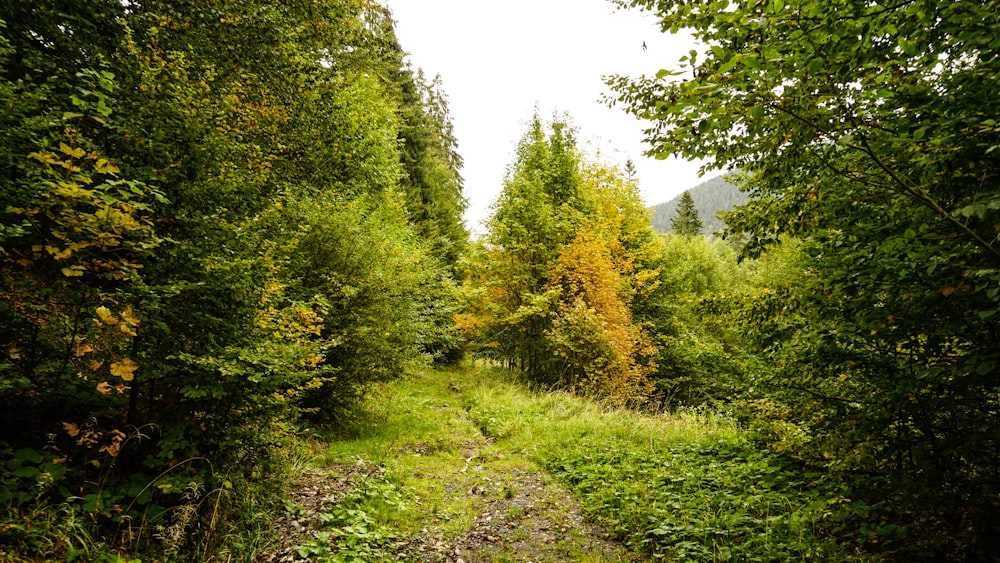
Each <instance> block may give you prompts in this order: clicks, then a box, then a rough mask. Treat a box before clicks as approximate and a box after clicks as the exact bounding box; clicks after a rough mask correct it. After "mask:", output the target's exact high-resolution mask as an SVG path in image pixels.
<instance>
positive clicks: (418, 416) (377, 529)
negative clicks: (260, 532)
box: [257, 381, 635, 563]
mask: <svg viewBox="0 0 1000 563" xmlns="http://www.w3.org/2000/svg"><path fill="white" fill-rule="evenodd" d="M424 383H427V382H426V381H425V382H424ZM389 400H390V401H391V402H392V403H394V404H392V407H391V409H392V413H393V414H392V416H393V417H394V418H393V420H385V421H382V423H381V424H382V425H383V430H385V429H389V432H383V433H382V434H378V435H377V436H376V437H375V438H369V439H368V440H367V441H365V440H364V439H362V440H359V441H358V442H357V444H358V446H359V447H358V451H356V452H354V453H353V454H351V444H349V443H348V444H344V443H341V444H338V445H337V447H338V454H337V455H336V456H334V457H339V458H340V460H339V461H336V462H332V463H330V462H327V463H322V464H320V465H318V466H317V467H316V468H315V469H313V470H311V471H310V472H309V473H308V474H305V475H302V476H301V478H300V479H299V480H298V481H297V482H296V483H294V484H293V485H292V486H291V488H290V490H289V492H288V499H289V500H288V502H287V503H286V504H287V509H286V511H285V512H284V514H282V515H281V516H280V517H279V518H278V519H277V521H276V522H275V528H276V529H277V530H278V531H279V535H280V536H281V538H282V539H281V542H280V544H278V545H275V546H273V548H271V549H269V550H267V551H266V552H264V553H261V554H260V555H259V556H258V558H257V560H258V561H267V562H281V563H287V562H297V561H355V560H356V561H366V560H374V561H427V562H451V563H472V562H493V561H510V562H514V561H517V562H535V563H542V562H566V561H630V560H635V559H634V557H630V555H629V554H628V553H627V552H626V551H625V550H624V549H623V548H622V547H621V546H620V545H619V544H617V543H616V542H614V541H613V540H612V539H611V538H610V537H609V536H608V534H607V533H606V532H605V531H604V530H602V529H600V528H598V527H595V526H593V525H592V524H590V523H588V522H586V521H585V519H584V517H583V514H582V512H581V510H580V506H579V503H578V502H577V501H576V499H574V498H573V496H572V495H571V494H570V492H569V491H568V490H567V489H566V488H565V487H563V486H561V485H560V484H559V483H557V482H556V481H555V480H554V479H553V478H552V477H550V476H549V475H548V474H547V473H545V472H544V471H542V470H540V469H539V468H538V467H537V466H535V465H534V464H533V463H532V462H531V461H529V460H528V459H526V457H525V456H524V455H523V454H522V453H520V452H516V451H510V450H509V449H505V447H504V446H502V445H499V444H497V443H495V442H493V441H492V440H489V439H488V438H487V437H485V436H483V434H482V433H481V432H480V431H479V429H478V428H477V427H476V426H475V425H474V424H473V423H472V422H471V421H470V420H469V419H468V417H467V416H466V413H465V411H464V410H463V409H462V408H461V407H458V406H453V405H460V404H461V397H460V396H458V393H457V390H456V389H455V387H454V385H449V386H444V385H441V386H435V385H426V384H425V385H415V386H414V385H411V386H410V387H408V388H405V389H403V390H402V393H401V394H400V395H397V396H395V397H389ZM392 429H396V431H395V432H394V433H393V432H392ZM348 454H351V457H352V458H353V461H352V462H351V463H344V461H345V460H344V458H345V457H347V455H348ZM372 454H374V455H372ZM359 498H360V499H362V500H360V501H359ZM365 507H371V509H370V510H369V511H368V512H365V514H366V515H367V519H366V518H361V519H360V521H359V520H358V519H357V518H354V517H353V516H351V514H353V513H352V512H351V511H352V510H354V511H361V512H364V511H365V510H368V509H366V508H365ZM387 507H388V510H385V509H386V508H387ZM355 516H357V515H356V514H355ZM343 530H350V532H349V533H346V534H345V533H344V532H343ZM359 530H360V531H359ZM323 534H327V535H323ZM317 538H318V539H317ZM326 538H329V539H326ZM359 538H360V540H361V541H366V542H368V543H367V545H362V546H361V547H360V548H357V549H355V548H353V547H350V545H351V544H352V542H356V541H358V540H359ZM324 541H325V543H324ZM324 546H329V548H326V547H324ZM365 549H367V550H368V551H364V550H365ZM352 554H353V555H352ZM358 554H360V556H359V555H358ZM352 557H355V558H353V559H352Z"/></svg>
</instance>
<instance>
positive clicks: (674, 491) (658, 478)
mask: <svg viewBox="0 0 1000 563" xmlns="http://www.w3.org/2000/svg"><path fill="white" fill-rule="evenodd" d="M467 385H468V387H467V389H466V391H465V396H466V401H467V403H468V408H469V416H470V417H471V418H472V420H474V421H475V422H476V423H477V424H478V425H479V426H480V428H481V429H482V430H483V432H484V433H485V434H487V435H488V436H491V437H493V438H495V439H497V440H498V445H501V444H503V445H505V446H506V447H509V448H512V449H514V450H516V451H521V452H523V453H524V454H525V455H527V456H528V457H529V458H530V459H533V460H535V461H536V462H537V463H539V464H540V465H542V466H544V467H546V468H547V469H549V470H550V471H551V472H552V473H553V474H555V475H556V476H558V477H559V478H560V479H562V480H564V481H565V482H566V483H568V484H569V485H570V486H572V487H573V488H574V490H575V491H576V493H577V494H578V495H579V497H580V498H581V499H582V502H583V505H584V509H585V510H586V511H587V513H588V514H589V515H590V516H591V517H592V518H594V519H595V520H597V521H598V522H599V523H601V524H603V525H604V526H606V527H607V528H609V529H611V530H613V531H614V532H615V533H616V535H617V536H618V537H619V538H620V539H621V540H622V541H623V542H624V543H625V544H626V545H627V546H628V547H629V548H630V549H633V550H636V551H639V552H642V553H645V554H647V555H650V556H652V557H654V558H656V559H666V560H681V561H793V560H811V561H873V560H875V558H873V557H870V556H864V555H861V554H859V553H858V550H857V549H855V548H853V547H852V546H851V545H850V543H849V542H845V541H844V538H842V537H840V538H838V537H837V536H836V534H837V533H838V532H840V531H841V530H842V529H846V526H847V525H848V524H849V523H850V521H851V519H852V514H851V512H850V501H849V500H848V499H847V498H845V496H844V494H842V491H841V490H840V489H839V485H838V484H837V483H833V482H830V481H829V480H828V479H827V476H826V475H825V474H824V473H822V472H809V471H808V470H806V469H805V468H802V467H798V466H796V464H795V463H794V462H793V461H791V460H788V459H786V458H782V457H780V456H778V455H776V454H773V453H771V452H769V451H766V450H760V449H759V448H757V447H755V445H754V443H753V442H752V441H751V440H750V439H749V438H748V437H747V435H746V434H745V433H744V432H742V431H741V430H740V429H739V428H737V427H736V426H735V425H734V424H733V423H732V422H730V421H728V420H726V419H725V418H722V417H717V416H712V415H708V416H706V415H703V414H694V413H686V414H679V415H669V416H647V415H640V414H637V413H634V412H628V411H622V410H611V409H604V408H601V407H600V405H597V404H595V403H592V402H588V401H584V400H581V399H579V398H575V397H572V396H570V395H567V394H563V393H529V392H526V391H525V389H524V388H523V387H522V386H520V385H518V384H517V383H516V382H514V381H513V380H512V379H511V377H510V376H507V375H505V374H504V373H503V372H502V371H500V370H491V371H489V372H486V373H482V374H480V375H479V376H478V377H477V378H476V379H474V380H472V381H469V382H468V383H467Z"/></svg>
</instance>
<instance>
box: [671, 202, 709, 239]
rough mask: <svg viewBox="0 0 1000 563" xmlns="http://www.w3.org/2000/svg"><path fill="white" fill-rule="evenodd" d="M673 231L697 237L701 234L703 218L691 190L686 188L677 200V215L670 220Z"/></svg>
mask: <svg viewBox="0 0 1000 563" xmlns="http://www.w3.org/2000/svg"><path fill="white" fill-rule="evenodd" d="M670 226H671V228H672V229H673V231H674V232H675V233H677V234H679V235H684V236H687V237H695V236H698V235H700V234H701V227H702V225H701V219H700V218H699V217H698V210H697V209H696V208H695V206H694V199H692V198H691V192H690V191H688V190H685V191H684V193H683V194H681V199H680V200H679V201H678V202H677V216H676V217H674V218H673V219H671V220H670Z"/></svg>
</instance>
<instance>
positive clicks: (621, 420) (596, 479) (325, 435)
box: [0, 366, 877, 562]
mask: <svg viewBox="0 0 1000 563" xmlns="http://www.w3.org/2000/svg"><path fill="white" fill-rule="evenodd" d="M280 455H281V456H283V457H281V458H280V459H278V460H275V463H274V467H275V468H276V473H275V475H274V476H272V478H271V479H269V480H267V483H264V484H261V485H257V486H254V487H252V488H251V490H250V491H249V493H250V494H249V495H243V494H242V492H243V491H244V489H245V487H250V486H251V485H250V484H245V483H237V484H236V488H237V489H239V490H240V491H241V492H240V493H237V492H236V489H234V490H232V491H229V490H225V491H219V492H218V493H217V494H218V497H219V498H221V499H223V500H224V502H223V503H222V505H223V506H224V507H225V513H224V514H223V515H222V516H221V518H220V521H221V524H220V528H219V529H218V530H217V531H216V532H215V537H214V539H212V541H211V543H212V544H213V545H212V546H209V545H208V544H204V545H203V546H202V547H200V548H199V552H198V553H196V554H193V553H188V554H186V555H185V554H181V553H177V554H175V556H176V557H175V558H176V559H178V560H180V559H183V557H186V556H187V555H198V559H200V560H205V561H211V560H232V561H240V560H251V559H252V558H253V555H254V554H255V553H257V552H260V551H262V550H266V549H268V548H269V546H270V545H272V544H271V543H270V542H272V541H273V539H270V538H269V534H270V533H272V532H271V531H270V530H268V529H267V526H266V524H265V523H266V521H267V520H268V519H269V518H272V517H273V515H274V511H275V510H280V509H278V508H276V506H275V504H274V501H275V499H274V491H275V490H276V489H277V488H278V487H277V486H276V485H280V481H282V480H285V479H287V478H288V476H290V475H293V474H296V473H307V472H323V471H333V470H335V468H337V467H342V466H344V465H345V464H346V465H358V464H364V465H365V467H373V468H374V467H377V468H378V471H376V472H373V473H371V474H370V476H369V477H368V478H366V479H365V480H364V481H363V482H362V483H361V484H360V485H359V486H357V487H356V488H355V489H354V490H353V491H352V492H350V493H349V494H348V495H347V496H346V497H345V498H343V499H341V500H340V501H339V502H337V503H334V504H331V505H328V506H324V508H323V512H322V514H321V520H322V521H323V522H324V523H325V527H324V529H323V530H320V531H319V532H318V533H317V534H316V535H313V536H309V537H307V538H304V539H303V540H302V541H301V544H300V545H298V546H297V548H298V551H299V554H300V555H302V556H309V557H310V558H311V559H313V560H316V561H321V562H333V561H346V560H352V558H353V559H354V560H365V561H379V560H390V559H398V558H400V557H402V559H403V560H407V558H409V560H419V559H420V555H419V554H410V555H407V554H406V553H405V549H406V546H407V545H408V542H412V541H414V540H415V539H416V538H420V537H426V536H428V535H430V536H432V537H434V538H440V539H442V540H444V541H449V540H456V539H458V538H462V537H466V538H467V537H469V533H470V531H472V530H474V529H476V526H480V525H482V520H481V518H480V517H481V516H482V514H484V512H488V511H490V510H492V511H493V514H496V515H499V517H502V518H503V519H504V520H505V521H506V522H507V523H509V525H510V526H511V528H512V529H513V532H511V534H510V535H509V536H508V537H507V538H505V540H504V541H503V542H500V543H498V544H495V545H484V546H483V547H482V548H481V549H482V550H484V551H481V552H472V553H470V554H469V555H470V556H471V557H468V558H472V559H479V560H491V561H521V560H525V559H526V555H525V554H526V553H530V554H531V555H530V559H532V560H533V561H539V562H542V561H569V560H572V561H625V560H650V559H652V560H666V561H705V562H709V561H711V562H715V561H774V562H777V561H792V560H809V561H875V560H877V559H876V558H875V557H873V556H867V555H864V554H863V553H862V552H861V550H860V549H859V548H858V547H857V543H858V542H857V541H855V540H854V539H853V538H850V537H849V534H850V530H854V529H857V526H856V524H855V523H852V520H857V517H856V515H855V514H853V513H852V510H854V509H855V508H854V504H853V503H852V501H851V500H850V498H849V497H850V495H849V491H845V490H842V489H841V488H840V485H838V483H836V482H834V481H832V480H831V479H830V478H829V477H828V476H827V475H826V474H825V473H824V472H822V471H818V470H816V469H814V468H808V467H803V466H801V465H799V464H797V463H796V462H794V461H793V460H790V459H788V458H784V457H781V456H779V455H777V454H775V453H773V452H771V451H768V450H764V449H761V448H760V447H759V446H758V445H757V444H756V443H755V441H754V440H752V439H751V437H750V436H749V435H748V433H747V432H745V431H744V430H743V429H741V428H740V427H739V426H738V425H737V424H736V423H735V422H733V421H732V420H730V419H728V418H726V417H724V416H720V415H714V414H711V413H704V412H695V411H689V412H682V413H674V414H662V415H656V416H653V415H649V414H641V413H637V412H633V411H628V410H623V409H617V408H610V407H607V406H606V405H601V404H599V403H595V402H593V401H588V400H584V399H581V398H579V397H575V396H572V395H570V394H567V393H561V392H540V391H532V390H529V389H528V388H527V387H526V386H525V385H523V384H521V383H520V382H518V381H517V379H516V378H515V377H514V376H512V375H511V374H510V373H508V372H506V371H504V370H500V369H496V368H490V367H483V366H477V367H470V368H467V369H463V370H453V371H448V372H436V371H427V372H421V373H416V374H413V375H411V376H410V377H408V378H406V379H405V380H402V381H399V382H395V383H392V384H387V385H384V386H381V387H379V388H378V389H376V390H375V391H374V392H373V393H372V394H371V395H370V396H369V397H368V398H367V400H366V401H365V403H364V408H363V409H361V410H360V411H359V412H358V413H357V414H356V416H355V417H354V418H353V419H352V420H350V421H349V423H348V424H345V425H344V430H342V431H339V432H337V433H329V432H314V433H312V434H311V437H307V438H303V439H302V440H301V441H299V442H298V443H297V444H293V446H292V447H289V448H286V449H285V450H284V451H283V452H282V453H281V454H280ZM539 472H543V473H542V477H541V480H540V481H539V480H537V479H536V480H535V481H530V482H529V481H526V480H525V476H527V475H537V474H538V473H539ZM262 483H263V482H262ZM264 487H271V490H263V489H264ZM567 487H568V488H569V489H571V490H572V492H573V494H574V495H575V496H576V497H577V498H578V499H579V503H580V506H581V507H582V509H583V511H584V513H585V515H586V516H587V517H588V519H590V520H591V521H592V522H594V523H597V524H599V525H600V526H601V527H603V529H605V530H607V531H608V532H610V533H611V534H612V535H613V537H615V538H616V539H618V540H619V541H620V542H621V543H622V544H623V545H624V546H625V547H626V548H627V549H628V551H629V552H631V553H625V552H624V551H621V550H614V549H611V550H610V551H609V550H606V549H605V548H600V549H598V548H597V547H595V544H594V543H592V538H588V537H587V534H588V532H587V531H585V530H584V529H583V528H581V527H580V526H579V521H578V519H579V517H578V516H574V514H577V513H576V508H575V506H573V505H571V504H567V501H566V500H565V499H566V497H565V492H564V491H565V488H567ZM237 494H239V495H240V498H241V499H242V500H239V501H238V502H237V501H235V495H237ZM526 499H530V501H531V504H530V506H528V504H526V503H525V501H526ZM515 501H516V502H515ZM517 502H520V503H521V504H518V503H517ZM286 509H287V508H286ZM290 510H291V509H290ZM48 514H49V513H48V512H39V513H37V514H36V515H35V516H37V517H39V518H42V517H45V516H46V515H48ZM540 518H544V519H545V521H546V523H547V524H546V527H542V528H540V527H538V526H537V523H538V522H539V519H540ZM574 518H576V520H574ZM69 522H70V520H67V519H65V518H62V519H60V520H59V523H58V525H62V526H66V525H69V524H68V523H69ZM550 524H551V526H550V527H549V525H550ZM5 525H6V526H7V527H8V528H9V529H8V530H6V531H7V532H8V533H9V532H12V531H13V532H16V531H17V530H16V529H15V528H13V527H12V526H13V525H14V524H13V523H7V524H5ZM56 525H57V524H56V523H55V522H50V523H49V524H47V525H38V526H37V527H36V528H35V529H36V531H37V530H38V529H43V528H48V529H49V530H50V531H52V530H53V528H54V527H55V526H56ZM77 525H79V523H78V524H77ZM533 526H534V527H533ZM32 527H34V526H32ZM539 529H545V530H549V529H551V530H552V533H551V537H550V538H549V539H548V540H545V541H544V542H540V541H539V538H538V535H539V532H538V530H539ZM77 531H79V530H77ZM73 533H74V532H73V530H66V531H65V532H64V533H61V534H59V537H64V538H70V537H73ZM36 539H39V538H36ZM69 543H72V544H73V545H66V546H65V547H60V546H56V545H52V546H49V547H47V550H48V551H49V553H59V552H67V551H70V550H76V551H78V552H80V553H81V556H82V557H83V558H85V559H88V560H95V561H105V560H106V561H118V560H119V559H117V556H116V555H114V551H113V550H110V549H108V548H107V546H98V545H88V543H87V541H86V540H85V538H84V539H79V540H72V541H70V542H69ZM473 549H480V548H473ZM400 550H403V552H402V553H401V551H400ZM526 550H527V551H526ZM532 550H534V551H532ZM182 556H183V557H182ZM170 558H171V557H169V556H168V557H166V559H170ZM3 560H6V559H5V557H4V555H3V549H2V548H0V561H3Z"/></svg>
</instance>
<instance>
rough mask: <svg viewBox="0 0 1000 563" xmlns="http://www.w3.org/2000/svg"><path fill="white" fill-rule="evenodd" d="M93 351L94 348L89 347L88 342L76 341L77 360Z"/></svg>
mask: <svg viewBox="0 0 1000 563" xmlns="http://www.w3.org/2000/svg"><path fill="white" fill-rule="evenodd" d="M93 351H94V347H93V346H91V345H90V343H89V342H87V341H85V340H77V341H76V357H77V358H79V357H80V356H83V355H85V354H89V353H90V352H93Z"/></svg>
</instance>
